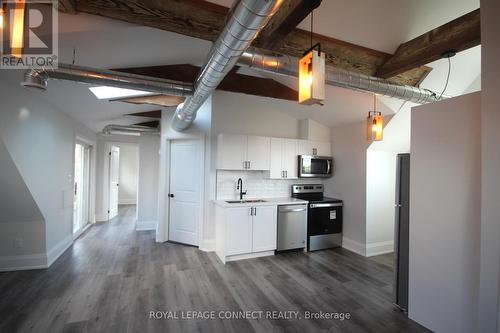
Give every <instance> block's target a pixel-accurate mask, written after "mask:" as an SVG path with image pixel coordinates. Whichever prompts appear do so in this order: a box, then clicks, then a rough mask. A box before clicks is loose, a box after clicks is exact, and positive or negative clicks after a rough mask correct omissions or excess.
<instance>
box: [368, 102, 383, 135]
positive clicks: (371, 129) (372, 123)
mask: <svg viewBox="0 0 500 333" xmlns="http://www.w3.org/2000/svg"><path fill="white" fill-rule="evenodd" d="M366 134H367V139H368V141H382V139H383V138H384V118H383V117H382V112H378V111H377V95H376V94H373V111H368V118H367V120H366Z"/></svg>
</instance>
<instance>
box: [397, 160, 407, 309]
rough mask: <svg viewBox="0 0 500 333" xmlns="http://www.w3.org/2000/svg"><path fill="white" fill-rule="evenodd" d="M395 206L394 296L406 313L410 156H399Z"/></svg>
mask: <svg viewBox="0 0 500 333" xmlns="http://www.w3.org/2000/svg"><path fill="white" fill-rule="evenodd" d="M395 206H396V207H395V208H396V214H395V216H396V221H395V236H394V260H395V262H394V273H395V274H394V275H395V285H394V296H395V303H396V305H397V306H398V307H399V308H400V309H401V310H403V311H404V312H408V264H409V263H408V261H409V227H410V225H409V220H410V154H398V155H397V167H396V205H395Z"/></svg>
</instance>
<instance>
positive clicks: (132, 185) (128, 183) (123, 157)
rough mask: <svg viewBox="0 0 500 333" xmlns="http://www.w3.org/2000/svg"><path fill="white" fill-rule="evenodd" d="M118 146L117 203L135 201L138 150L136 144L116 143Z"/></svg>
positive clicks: (132, 203)
mask: <svg viewBox="0 0 500 333" xmlns="http://www.w3.org/2000/svg"><path fill="white" fill-rule="evenodd" d="M117 146H118V147H120V175H119V183H120V187H119V190H118V204H119V205H135V204H136V203H137V183H138V176H139V151H138V147H137V146H131V145H124V144H117Z"/></svg>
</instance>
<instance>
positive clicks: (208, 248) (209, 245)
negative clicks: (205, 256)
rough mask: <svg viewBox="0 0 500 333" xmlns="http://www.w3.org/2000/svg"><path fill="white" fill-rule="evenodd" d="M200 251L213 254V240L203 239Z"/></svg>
mask: <svg viewBox="0 0 500 333" xmlns="http://www.w3.org/2000/svg"><path fill="white" fill-rule="evenodd" d="M199 249H200V251H204V252H214V251H215V239H204V240H202V242H201V244H200V246H199Z"/></svg>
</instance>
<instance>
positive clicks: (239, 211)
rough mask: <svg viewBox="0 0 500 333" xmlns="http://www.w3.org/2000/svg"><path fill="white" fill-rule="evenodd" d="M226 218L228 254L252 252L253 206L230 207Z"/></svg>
mask: <svg viewBox="0 0 500 333" xmlns="http://www.w3.org/2000/svg"><path fill="white" fill-rule="evenodd" d="M225 215H226V216H225V218H226V228H225V229H226V255H235V254H242V253H250V252H252V215H251V208H249V207H240V208H228V209H226V212H225Z"/></svg>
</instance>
